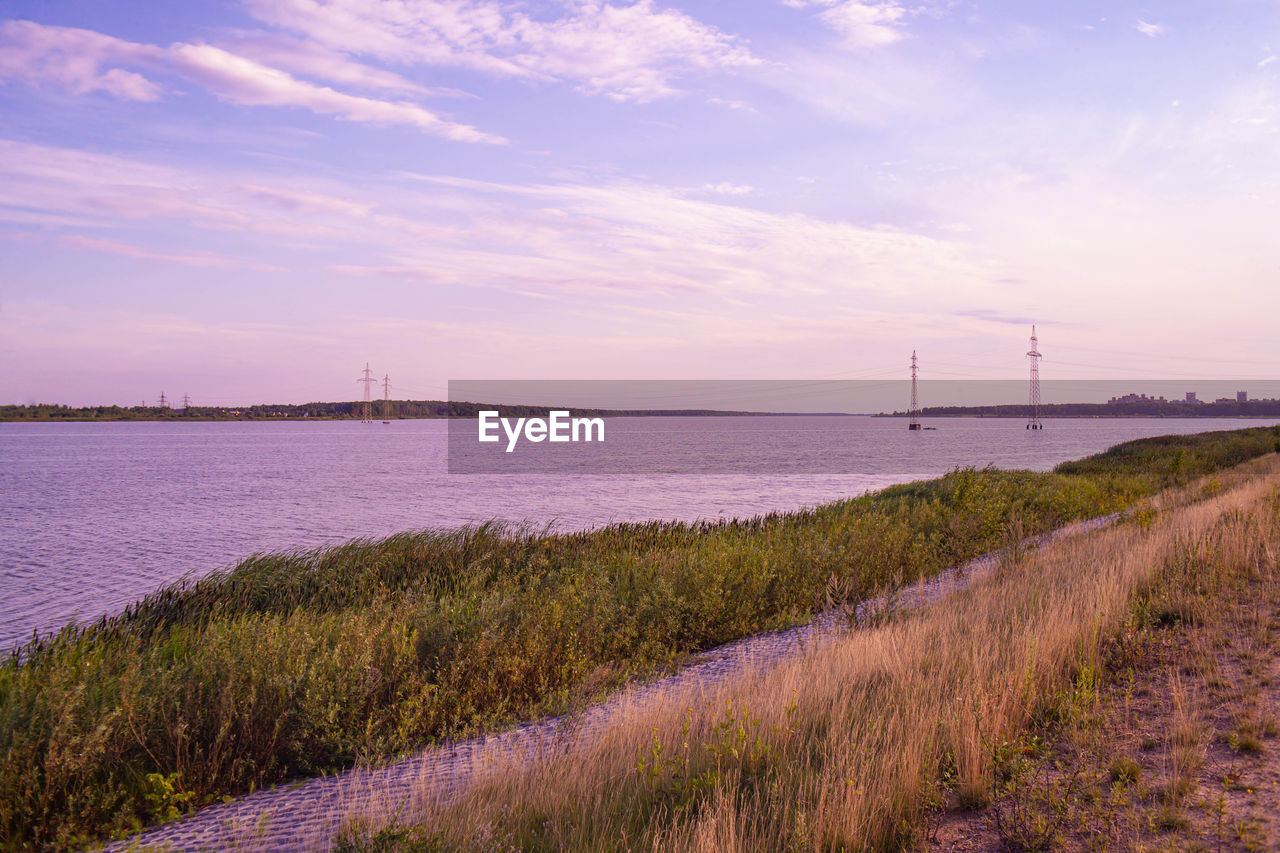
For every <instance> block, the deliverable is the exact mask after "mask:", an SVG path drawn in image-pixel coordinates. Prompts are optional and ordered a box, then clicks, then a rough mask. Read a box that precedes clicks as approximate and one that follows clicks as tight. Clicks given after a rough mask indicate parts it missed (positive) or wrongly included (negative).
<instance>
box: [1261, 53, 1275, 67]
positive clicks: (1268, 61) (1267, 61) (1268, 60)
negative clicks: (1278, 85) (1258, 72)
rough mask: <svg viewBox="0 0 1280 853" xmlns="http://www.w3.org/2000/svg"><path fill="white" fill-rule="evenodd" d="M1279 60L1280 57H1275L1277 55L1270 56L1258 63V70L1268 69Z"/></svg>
mask: <svg viewBox="0 0 1280 853" xmlns="http://www.w3.org/2000/svg"><path fill="white" fill-rule="evenodd" d="M1277 59H1280V56H1275V55H1272V56H1268V57H1267V58H1266V59H1264V60H1262V61H1261V62H1259V63H1258V68H1266V67H1267V66H1268V65H1270V64H1271V63H1273V62H1275V61H1276V60H1277Z"/></svg>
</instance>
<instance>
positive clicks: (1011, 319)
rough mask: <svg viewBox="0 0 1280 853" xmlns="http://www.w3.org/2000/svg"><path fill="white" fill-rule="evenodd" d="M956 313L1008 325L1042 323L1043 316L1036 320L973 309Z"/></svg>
mask: <svg viewBox="0 0 1280 853" xmlns="http://www.w3.org/2000/svg"><path fill="white" fill-rule="evenodd" d="M1015 283H1016V282H1015ZM956 314H957V315H958V316H960V317H973V318H974V319H977V320H986V321H988V322H991V323H1004V324H1007V325H1010V326H1030V325H1032V324H1033V323H1037V322H1038V323H1040V324H1041V325H1044V318H1041V319H1039V320H1037V319H1036V318H1034V317H1019V316H1013V315H1010V314H1005V313H1002V312H1000V311H984V310H980V309H974V310H970V311H957V312H956Z"/></svg>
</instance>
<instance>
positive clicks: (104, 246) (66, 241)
mask: <svg viewBox="0 0 1280 853" xmlns="http://www.w3.org/2000/svg"><path fill="white" fill-rule="evenodd" d="M58 242H59V243H60V244H61V245H63V246H70V247H71V248H74V249H88V250H90V251H94V252H107V253H109V254H113V255H123V256H125V257H129V258H136V259H138V260H142V261H161V262H162V263H167V264H180V265H182V266H186V267H233V266H244V267H248V268H250V269H253V270H257V271H259V272H283V271H284V268H283V267H279V266H275V265H272V264H252V263H251V264H244V263H241V262H239V261H237V260H235V259H234V258H229V257H227V256H226V255H219V254H215V253H213V252H196V253H194V254H187V255H181V254H174V253H172V252H163V251H159V250H156V249H148V248H146V247H144V246H135V245H132V244H130V243H121V242H119V241H116V240H105V239H102V238H98V237H82V236H78V235H68V236H63V237H59V238H58Z"/></svg>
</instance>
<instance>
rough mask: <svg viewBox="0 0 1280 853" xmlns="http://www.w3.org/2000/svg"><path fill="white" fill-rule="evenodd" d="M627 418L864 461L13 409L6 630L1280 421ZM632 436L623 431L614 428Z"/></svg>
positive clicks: (418, 430)
mask: <svg viewBox="0 0 1280 853" xmlns="http://www.w3.org/2000/svg"><path fill="white" fill-rule="evenodd" d="M935 423H937V425H938V427H939V429H938V430H937V431H928V432H922V433H914V434H912V433H908V432H907V431H906V429H905V426H906V424H905V422H904V421H902V420H899V419H888V418H883V419H881V418H824V417H775V418H687V419H686V418H680V419H676V418H625V419H618V420H613V421H610V422H609V424H608V429H609V430H614V431H617V432H622V431H626V432H628V433H638V435H632V436H630V441H629V444H628V446H629V447H636V446H639V447H641V448H642V451H643V452H648V453H653V454H655V455H661V454H667V453H670V452H671V448H672V445H673V442H679V441H682V440H692V439H690V438H682V437H695V438H696V437H697V436H698V434H699V433H704V438H705V432H707V431H712V432H715V433H716V434H717V441H725V440H729V441H732V442H734V443H735V444H737V445H738V446H740V447H741V448H742V451H743V453H744V454H750V453H751V452H752V448H753V447H754V448H768V447H774V446H777V445H778V443H779V442H780V441H783V440H784V439H785V442H786V443H787V444H788V445H789V446H790V445H794V444H796V443H797V442H799V443H801V444H804V443H808V444H809V445H811V447H812V452H814V453H825V452H832V450H831V449H832V448H837V449H838V451H839V452H840V453H843V454H844V455H845V456H846V457H847V459H848V464H847V467H846V469H845V470H847V471H848V472H849V473H846V474H828V475H775V476H763V475H743V474H738V475H652V476H646V477H640V476H615V475H610V476H591V475H588V474H582V475H555V476H552V475H520V476H510V475H508V476H499V475H457V474H455V475H450V474H447V473H445V470H446V468H445V450H446V448H445V444H446V442H445V437H446V432H445V429H446V424H445V422H443V421H397V422H394V423H392V424H390V425H383V424H380V423H379V424H359V423H354V422H345V421H328V422H324V421H321V422H313V423H297V422H295V423H190V424H170V423H107V424H87V423H86V424H79V423H68V424H30V425H28V424H12V423H8V424H0V460H2V462H3V464H0V648H8V647H10V646H12V645H13V644H14V643H15V642H17V641H19V640H21V639H22V638H24V637H29V636H30V635H31V632H32V631H33V630H39V631H46V630H50V629H53V628H56V627H59V626H61V625H63V624H65V623H66V622H67V621H69V620H71V619H89V618H93V617H96V616H98V615H100V614H102V613H108V612H114V611H117V610H119V609H120V608H122V607H124V606H125V605H126V604H128V603H130V602H131V601H134V600H136V599H138V598H139V597H141V596H143V595H145V594H146V593H148V592H150V591H151V590H153V589H155V588H156V587H159V586H162V585H164V584H167V583H169V582H172V581H174V580H177V579H178V578H180V577H182V576H184V575H189V574H194V575H199V574H201V573H204V572H207V571H209V570H211V569H215V568H219V567H222V566H226V565H229V564H231V563H233V562H235V561H236V560H237V559H239V558H242V557H245V556H247V555H249V554H251V553H253V552H255V551H264V550H276V549H289V548H299V547H307V546H314V545H320V544H325V543H333V542H341V541H344V540H347V539H350V538H352V537H356V536H383V535H386V534H389V533H393V532H396V531H400V530H406V529H411V528H424V527H449V526H455V525H459V524H466V523H469V522H476V521H483V520H486V519H490V518H499V519H505V520H510V521H527V522H532V523H534V524H538V525H546V524H550V525H553V526H555V527H558V528H562V529H565V528H583V527H590V526H595V525H601V524H605V523H608V522H612V521H626V520H643V519H686V520H687V519H696V518H719V517H725V516H744V515H752V514H756V513H761V512H767V511H770V510H785V509H793V508H796V507H800V506H806V505H812V504H815V503H821V502H823V501H828V500H832V499H834V498H839V497H844V496H849V495H857V494H861V493H862V492H864V491H866V490H868V489H875V488H879V487H882V486H885V485H889V484H891V483H897V482H904V481H908V480H915V479H920V478H924V477H933V476H936V475H938V474H941V473H944V472H945V471H947V470H949V469H951V468H954V467H956V466H958V465H975V466H979V467H980V466H984V465H988V464H994V465H996V466H999V467H1002V468H1031V469H1036V470H1045V469H1048V468H1050V467H1052V466H1053V465H1054V464H1056V463H1058V462H1061V461H1063V460H1065V459H1073V458H1077V457H1080V456H1084V455H1087V454H1090V453H1095V452H1097V451H1100V450H1103V449H1105V448H1106V447H1108V446H1110V445H1112V444H1115V443H1116V442H1119V441H1125V440H1127V439H1130V438H1137V437H1141V436H1150V435H1161V434H1166V433H1173V432H1200V431H1203V430H1210V429H1239V428H1241V427H1243V426H1249V425H1255V424H1263V423H1275V421H1247V422H1245V421H1239V420H1208V419H1204V420H1200V419H1196V420H1157V419H1152V420H1145V419H1143V420H1138V419H1133V420H1065V419H1064V420H1050V421H1048V428H1047V429H1045V430H1044V431H1043V432H1040V433H1036V432H1028V431H1026V430H1024V429H1023V428H1022V424H1021V422H1018V421H1007V420H995V419H982V420H978V419H955V420H938V421H936V422H935ZM610 434H611V435H612V434H616V433H610Z"/></svg>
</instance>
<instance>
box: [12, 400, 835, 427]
mask: <svg viewBox="0 0 1280 853" xmlns="http://www.w3.org/2000/svg"><path fill="white" fill-rule="evenodd" d="M384 404H385V406H386V409H385V410H384V408H383V406H384ZM363 405H364V404H363V403H361V402H359V401H357V402H352V403H345V402H344V403H297V404H294V403H259V404H255V405H252V406H189V407H188V408H186V409H174V408H169V407H160V406H64V405H59V404H54V403H36V404H34V405H30V406H0V423H14V422H16V423H47V422H51V421H69V422H75V421H88V422H108V421H274V420H292V421H358V420H363V419H364V415H363V413H362V411H361V409H362V407H363ZM369 406H370V412H369V416H370V417H371V418H372V419H373V420H397V421H398V420H449V419H460V418H474V417H476V416H477V414H478V413H479V412H480V411H482V410H484V411H497V412H498V413H499V414H500V415H501V416H502V417H511V418H528V417H546V416H547V415H548V413H549V412H551V411H552V410H567V411H571V412H572V413H573V414H574V415H576V416H579V417H596V418H637V417H683V418H697V417H717V418H723V417H786V416H790V415H798V414H804V415H809V416H812V417H826V416H847V417H856V415H849V414H848V413H846V412H743V411H724V410H720V409H590V408H582V407H580V406H531V405H521V404H508V403H471V402H458V401H449V400H385V401H384V400H374V401H372V402H371V403H370V404H369Z"/></svg>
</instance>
